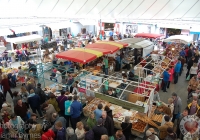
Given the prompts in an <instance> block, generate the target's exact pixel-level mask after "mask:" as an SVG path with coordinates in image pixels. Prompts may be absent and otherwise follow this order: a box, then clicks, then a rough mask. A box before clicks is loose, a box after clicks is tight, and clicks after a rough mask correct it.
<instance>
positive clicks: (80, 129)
mask: <svg viewBox="0 0 200 140" xmlns="http://www.w3.org/2000/svg"><path fill="white" fill-rule="evenodd" d="M75 134H76V135H77V138H78V140H84V138H85V130H84V128H83V123H82V122H77V124H76V130H75Z"/></svg>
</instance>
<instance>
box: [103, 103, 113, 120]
mask: <svg viewBox="0 0 200 140" xmlns="http://www.w3.org/2000/svg"><path fill="white" fill-rule="evenodd" d="M104 110H105V111H106V112H107V115H108V116H109V117H111V118H112V119H113V115H112V110H111V109H110V108H109V107H108V106H105V108H104Z"/></svg>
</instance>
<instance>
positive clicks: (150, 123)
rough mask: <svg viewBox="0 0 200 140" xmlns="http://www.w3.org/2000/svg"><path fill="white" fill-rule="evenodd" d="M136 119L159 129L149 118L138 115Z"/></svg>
mask: <svg viewBox="0 0 200 140" xmlns="http://www.w3.org/2000/svg"><path fill="white" fill-rule="evenodd" d="M135 118H137V119H139V120H141V121H143V122H144V123H146V124H149V125H151V126H154V127H156V128H158V125H157V124H155V123H154V122H153V121H152V120H151V119H150V118H149V117H147V116H144V115H140V114H136V115H135Z"/></svg>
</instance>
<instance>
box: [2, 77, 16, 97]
mask: <svg viewBox="0 0 200 140" xmlns="http://www.w3.org/2000/svg"><path fill="white" fill-rule="evenodd" d="M1 85H2V87H3V94H4V97H5V98H6V94H7V92H9V93H10V96H11V97H12V98H13V94H12V91H11V90H10V84H9V79H8V76H7V75H6V74H3V75H2V81H1Z"/></svg>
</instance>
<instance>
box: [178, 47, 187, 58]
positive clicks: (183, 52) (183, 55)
mask: <svg viewBox="0 0 200 140" xmlns="http://www.w3.org/2000/svg"><path fill="white" fill-rule="evenodd" d="M179 54H180V56H182V57H183V58H185V55H186V53H185V50H184V49H182V50H181V51H180V53H179Z"/></svg>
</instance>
